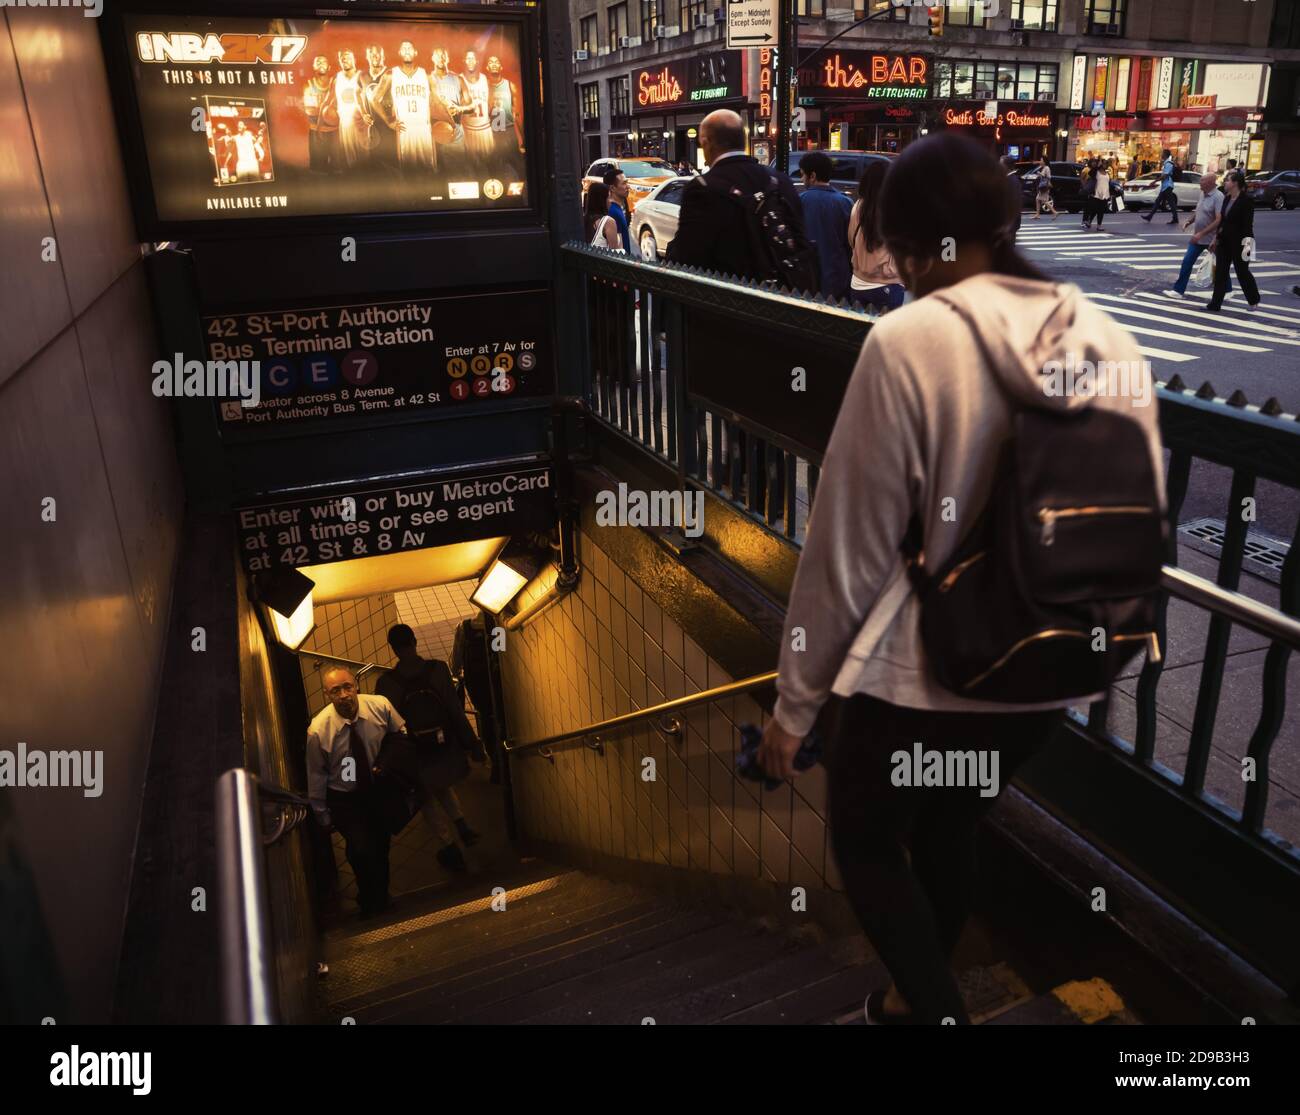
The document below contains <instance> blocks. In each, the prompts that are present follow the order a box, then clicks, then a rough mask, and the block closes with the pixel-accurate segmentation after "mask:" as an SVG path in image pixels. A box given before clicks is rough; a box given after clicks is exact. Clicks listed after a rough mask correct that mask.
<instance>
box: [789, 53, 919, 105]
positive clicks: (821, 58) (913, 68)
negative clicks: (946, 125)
mask: <svg viewBox="0 0 1300 1115" xmlns="http://www.w3.org/2000/svg"><path fill="white" fill-rule="evenodd" d="M799 95H800V96H801V97H815V98H816V99H817V100H819V101H828V100H917V101H919V100H925V99H926V98H927V97H929V95H930V56H929V55H926V54H910V53H909V54H905V53H897V52H894V51H871V50H832V51H827V52H825V53H824V54H819V55H818V56H817V57H816V58H814V59H813V60H811V61H810V62H808V63H807V64H806V65H804V66H801V67H800V68H799Z"/></svg>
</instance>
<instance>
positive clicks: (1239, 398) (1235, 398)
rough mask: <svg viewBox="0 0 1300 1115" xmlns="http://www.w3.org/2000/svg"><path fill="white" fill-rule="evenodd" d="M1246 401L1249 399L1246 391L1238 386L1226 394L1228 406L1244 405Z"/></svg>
mask: <svg viewBox="0 0 1300 1115" xmlns="http://www.w3.org/2000/svg"><path fill="white" fill-rule="evenodd" d="M1248 402H1250V400H1249V399H1248V398H1246V392H1244V391H1243V390H1242V389H1241V388H1240V387H1238V388H1237V390H1235V391H1234V392H1233V393H1232V394H1231V395H1229V396H1228V406H1230V407H1244V406H1245V405H1246V404H1247V403H1248Z"/></svg>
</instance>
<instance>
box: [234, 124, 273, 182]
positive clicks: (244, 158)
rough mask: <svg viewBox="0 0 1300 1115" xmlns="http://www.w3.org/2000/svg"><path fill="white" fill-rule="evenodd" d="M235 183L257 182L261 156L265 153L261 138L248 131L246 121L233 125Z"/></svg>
mask: <svg viewBox="0 0 1300 1115" xmlns="http://www.w3.org/2000/svg"><path fill="white" fill-rule="evenodd" d="M234 139H235V181H236V182H259V181H261V178H262V156H263V155H264V154H265V153H266V152H265V148H263V147H262V141H261V138H260V137H258V136H256V135H254V134H253V133H252V132H250V131H249V130H248V123H247V121H244V120H241V121H239V123H238V124H236V125H235V136H234Z"/></svg>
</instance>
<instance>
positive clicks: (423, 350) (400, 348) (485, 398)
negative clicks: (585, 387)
mask: <svg viewBox="0 0 1300 1115" xmlns="http://www.w3.org/2000/svg"><path fill="white" fill-rule="evenodd" d="M548 298H549V295H548V294H547V292H546V291H544V290H517V291H505V292H499V293H491V294H479V295H473V296H453V297H444V298H403V299H395V300H392V301H380V302H360V303H349V304H344V305H331V306H307V307H298V308H285V307H283V306H268V307H266V308H265V309H261V310H258V311H255V312H245V313H236V314H211V315H209V316H207V317H205V318H204V319H203V334H204V340H205V343H206V345H207V354H208V359H209V360H210V361H214V362H217V361H240V362H248V363H249V364H250V366H251V365H252V364H253V363H256V365H257V376H258V380H259V382H260V385H261V392H260V401H259V403H258V405H257V406H253V407H245V406H243V405H241V404H240V403H238V402H230V401H222V402H219V403H218V404H217V406H218V416H219V418H220V421H221V424H222V428H223V430H232V429H264V428H270V427H280V426H285V425H292V424H300V423H302V422H307V421H312V420H316V421H320V420H323V419H324V420H331V421H339V420H346V419H348V418H351V417H359V416H370V417H375V416H378V417H400V416H401V415H404V414H407V413H410V412H411V411H428V410H432V409H441V410H452V409H456V408H466V407H476V406H481V405H483V404H486V403H492V402H502V401H505V400H508V399H514V398H519V397H521V396H525V397H536V396H544V395H549V394H550V393H551V391H552V390H553V386H554V370H553V367H552V362H551V353H550V346H549V342H548V336H549V329H548V325H547V312H548Z"/></svg>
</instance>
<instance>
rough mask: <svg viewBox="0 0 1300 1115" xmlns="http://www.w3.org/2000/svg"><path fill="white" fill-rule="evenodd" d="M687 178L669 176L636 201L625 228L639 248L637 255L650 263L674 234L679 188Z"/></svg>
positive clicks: (670, 240) (662, 252) (680, 204)
mask: <svg viewBox="0 0 1300 1115" xmlns="http://www.w3.org/2000/svg"><path fill="white" fill-rule="evenodd" d="M690 181H691V179H690V178H670V179H668V181H667V182H664V183H663V184H662V185H659V186H656V187H655V188H654V189H653V190H652V191H651V192H650V193H649V194H648V195H647V196H646V197H644V198H642V199H641V200H640V201H639V202H637V207H636V210H635V211H634V212H633V214H632V227H631V229H629V230H628V231H629V232H631V234H632V239H633V240H635V241H636V243H637V244H639V245H640V247H641V258H642V259H644V260H648V261H649V262H651V263H653V262H654V261H655V260H657V259H658V258H659V257H660V256H662V255H663V254H664V250H665V249H666V248H667V247H668V245H669V244H670V243H671V242H672V239H673V237H674V236H676V235H677V216H678V214H679V213H680V212H681V207H682V190H683V189H685V188H686V184H687V183H688V182H690Z"/></svg>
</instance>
